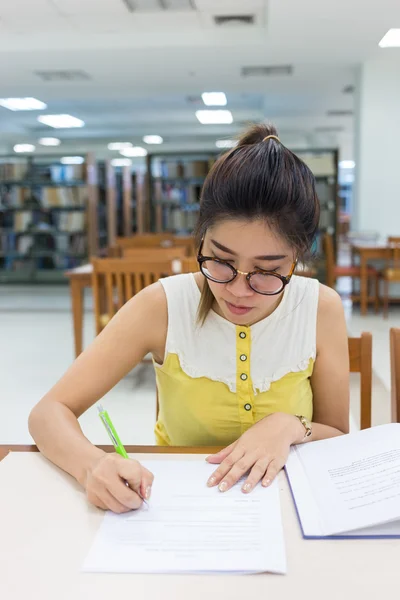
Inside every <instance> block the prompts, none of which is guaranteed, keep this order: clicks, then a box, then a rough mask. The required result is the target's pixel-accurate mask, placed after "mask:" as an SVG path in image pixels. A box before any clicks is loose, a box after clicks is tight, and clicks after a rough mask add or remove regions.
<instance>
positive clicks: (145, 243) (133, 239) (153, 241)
mask: <svg viewBox="0 0 400 600" xmlns="http://www.w3.org/2000/svg"><path fill="white" fill-rule="evenodd" d="M176 246H184V247H185V248H186V256H191V255H193V254H195V241H194V238H193V237H191V236H178V235H177V236H176V235H173V234H171V233H157V234H156V233H155V234H144V235H133V236H130V237H119V238H117V239H116V241H115V248H117V252H118V249H119V253H120V255H121V256H122V250H124V249H125V248H172V247H176Z"/></svg>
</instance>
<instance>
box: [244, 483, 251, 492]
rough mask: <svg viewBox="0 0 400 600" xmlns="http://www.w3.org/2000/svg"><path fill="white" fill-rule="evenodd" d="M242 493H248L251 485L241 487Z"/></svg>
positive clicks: (246, 484)
mask: <svg viewBox="0 0 400 600" xmlns="http://www.w3.org/2000/svg"><path fill="white" fill-rule="evenodd" d="M242 490H243V492H250V490H251V483H245V484H244V486H243V487H242Z"/></svg>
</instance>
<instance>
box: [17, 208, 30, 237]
mask: <svg viewBox="0 0 400 600" xmlns="http://www.w3.org/2000/svg"><path fill="white" fill-rule="evenodd" d="M31 223H32V211H31V210H24V211H20V212H17V213H15V215H14V231H15V232H16V233H20V232H24V231H27V229H28V227H29V225H30V224H31Z"/></svg>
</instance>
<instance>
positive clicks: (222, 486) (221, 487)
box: [218, 481, 228, 492]
mask: <svg viewBox="0 0 400 600" xmlns="http://www.w3.org/2000/svg"><path fill="white" fill-rule="evenodd" d="M227 487H228V484H227V483H226V481H223V482H222V483H220V484H219V486H218V489H219V491H220V492H226V490H227Z"/></svg>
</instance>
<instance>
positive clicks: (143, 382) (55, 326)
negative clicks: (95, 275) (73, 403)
mask: <svg viewBox="0 0 400 600" xmlns="http://www.w3.org/2000/svg"><path fill="white" fill-rule="evenodd" d="M85 306H86V313H85V327H84V342H85V344H89V343H90V341H91V340H92V339H93V337H94V327H93V315H92V313H91V310H90V309H91V301H90V297H89V295H88V297H87V298H86V303H85ZM346 313H347V318H348V328H349V333H350V334H352V335H359V334H360V333H361V331H371V332H372V333H373V336H374V339H373V343H374V369H375V371H374V391H373V394H374V396H373V398H374V400H373V420H374V423H375V424H377V423H383V422H385V421H387V420H389V389H390V370H389V328H390V327H391V326H398V325H399V323H400V311H399V309H396V308H394V309H392V310H391V314H390V318H389V320H387V321H384V320H383V318H382V316H381V315H377V316H375V315H372V314H371V315H368V316H367V317H360V316H359V314H358V313H357V312H352V311H351V306H350V305H348V304H346ZM72 348H73V341H72V324H71V315H70V302H69V295H68V288H67V287H63V286H62V287H61V286H57V287H43V286H41V287H20V286H19V287H18V286H2V287H0V357H1V362H0V364H1V379H0V381H1V394H0V414H1V415H2V419H1V420H0V443H10V444H11V443H21V444H23V443H31V441H32V440H31V438H30V435H29V432H28V428H27V418H28V414H29V411H30V409H31V408H32V407H33V406H34V404H35V403H36V402H37V401H38V400H39V399H40V398H41V396H43V394H44V393H45V392H46V391H47V390H48V389H49V388H50V387H51V386H52V385H53V384H54V383H55V381H56V380H57V379H58V378H59V377H60V376H61V375H62V373H63V372H64V371H65V370H66V369H67V368H68V366H69V365H70V364H71V362H72V360H73V350H72ZM357 380H358V376H357V375H354V376H352V386H351V387H352V421H353V426H356V423H357V421H358V381H357ZM102 403H103V404H104V405H105V406H106V407H107V408H109V410H110V414H111V415H112V418H113V420H114V421H115V423H116V424H117V427H118V430H119V433H120V436H121V438H122V439H123V440H124V441H125V442H126V443H127V444H128V443H132V444H134V443H138V444H152V443H154V438H153V425H154V420H155V383H154V375H153V372H152V367H151V365H139V366H138V367H137V368H136V369H135V370H134V371H133V372H132V373H131V374H129V375H128V376H127V377H126V378H125V379H124V380H123V381H121V382H120V383H119V384H118V385H117V386H116V387H115V388H114V389H113V390H111V391H110V392H109V393H108V394H107V395H106V397H105V398H104V399H103V400H102ZM81 425H82V428H83V431H84V433H85V434H86V435H87V436H88V438H89V439H90V440H91V441H92V442H94V443H108V439H107V436H106V434H105V431H104V430H103V427H102V425H101V423H100V420H99V419H98V417H97V414H96V411H95V409H94V408H92V409H91V410H89V411H88V412H87V413H86V414H85V415H83V417H82V418H81Z"/></svg>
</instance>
